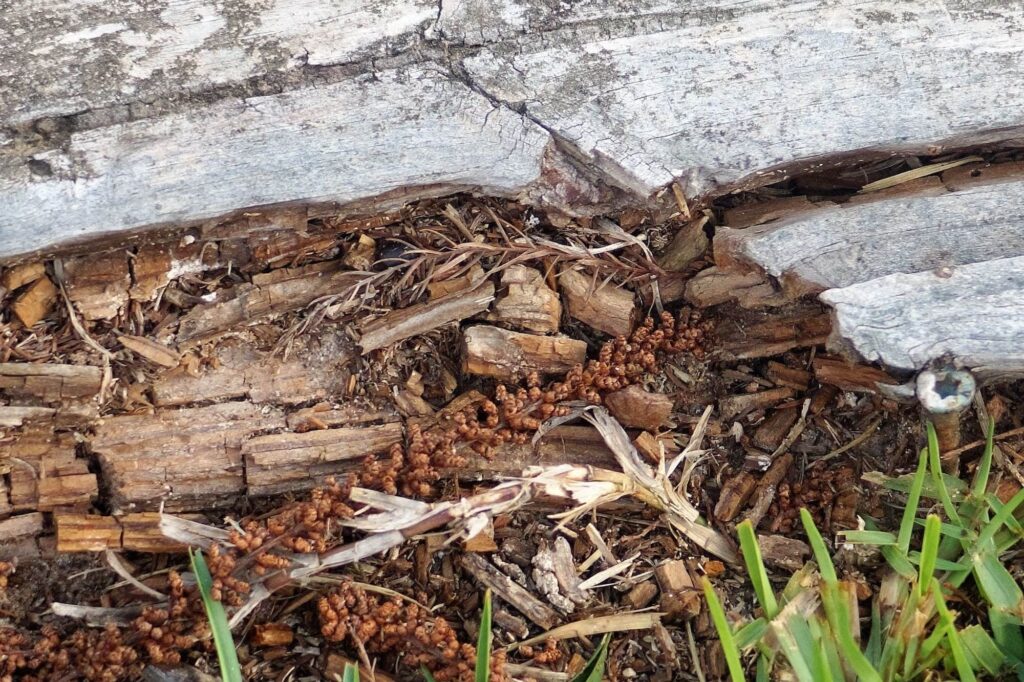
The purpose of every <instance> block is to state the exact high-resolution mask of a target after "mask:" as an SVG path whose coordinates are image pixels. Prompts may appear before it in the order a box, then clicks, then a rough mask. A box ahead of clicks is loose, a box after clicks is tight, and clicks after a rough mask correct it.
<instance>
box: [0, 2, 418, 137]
mask: <svg viewBox="0 0 1024 682" xmlns="http://www.w3.org/2000/svg"><path fill="white" fill-rule="evenodd" d="M0 8H2V12H3V16H2V18H0V112H3V118H4V121H3V123H5V124H14V123H22V122H25V121H32V120H34V119H38V118H41V117H46V116H66V115H69V114H78V113H81V112H83V111H86V110H91V109H101V108H105V107H115V106H118V105H122V106H126V107H127V106H134V107H135V108H136V109H137V110H144V109H145V108H146V106H147V105H148V103H151V102H152V101H153V100H159V99H161V98H181V97H183V96H184V97H187V96H188V95H189V94H191V93H195V92H198V91H202V90H205V89H209V88H211V87H217V86H226V85H227V86H230V85H238V84H241V83H243V82H244V81H245V80H246V79H250V78H253V77H257V76H268V75H273V76H275V78H272V79H269V81H270V82H269V83H268V85H269V86H270V87H281V86H282V85H286V84H287V79H286V77H285V76H284V74H286V73H287V72H289V71H296V70H298V69H299V68H300V67H302V66H305V65H311V66H318V65H327V64H344V63H347V62H354V61H359V60H363V59H368V58H371V57H378V56H382V55H384V54H386V53H387V52H389V51H393V50H396V49H401V48H406V47H408V46H409V45H410V44H411V43H412V42H414V41H415V39H416V38H417V37H418V32H421V31H422V30H424V29H425V28H427V27H428V26H429V25H430V24H431V23H432V22H433V20H434V19H436V17H437V4H436V2H434V1H433V0H387V1H384V2H380V1H378V2H364V1H363V0H270V1H269V2H250V1H248V0H242V1H233V2H216V1H214V0H147V1H143V0H121V1H119V2H109V0H11V1H9V2H8V1H5V2H3V3H0ZM275 83H276V85H275ZM125 114H127V112H125ZM111 115H112V116H114V115H116V114H115V112H111Z"/></svg>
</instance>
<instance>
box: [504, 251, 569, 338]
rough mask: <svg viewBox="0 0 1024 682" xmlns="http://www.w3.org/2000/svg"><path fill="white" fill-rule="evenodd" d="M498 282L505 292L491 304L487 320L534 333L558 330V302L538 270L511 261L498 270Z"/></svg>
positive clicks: (559, 305)
mask: <svg viewBox="0 0 1024 682" xmlns="http://www.w3.org/2000/svg"><path fill="white" fill-rule="evenodd" d="M501 286H502V288H503V289H504V290H505V293H504V294H503V295H502V296H501V297H500V298H499V299H498V301H497V303H495V304H494V310H493V312H492V313H491V315H490V316H489V318H488V319H489V320H490V321H492V322H498V323H500V324H505V325H508V326H510V327H513V328H515V329H522V330H525V331H528V332H534V333H537V334H553V333H554V332H557V331H558V325H559V323H560V322H561V319H562V302H561V300H559V298H558V293H557V292H555V291H553V290H552V289H551V288H549V287H548V285H547V284H546V283H545V282H544V276H543V275H542V274H541V273H540V272H539V271H537V270H535V269H534V268H528V267H526V266H525V265H512V266H510V267H508V268H507V269H505V271H504V272H502V274H501Z"/></svg>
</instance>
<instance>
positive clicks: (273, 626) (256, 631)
mask: <svg viewBox="0 0 1024 682" xmlns="http://www.w3.org/2000/svg"><path fill="white" fill-rule="evenodd" d="M293 641H295V632H294V631H292V628H291V626H290V625H287V624H286V623H262V624H259V625H256V626H255V627H254V628H253V630H252V634H251V635H249V644H251V645H252V646H259V647H270V646H291V644H292V642H293Z"/></svg>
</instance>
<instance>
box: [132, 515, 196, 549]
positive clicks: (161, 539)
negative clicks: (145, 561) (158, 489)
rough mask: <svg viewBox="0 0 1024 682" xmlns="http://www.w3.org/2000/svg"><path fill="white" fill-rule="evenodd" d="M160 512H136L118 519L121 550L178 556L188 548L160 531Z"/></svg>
mask: <svg viewBox="0 0 1024 682" xmlns="http://www.w3.org/2000/svg"><path fill="white" fill-rule="evenodd" d="M160 516H161V515H160V512H138V513H135V514H125V515H124V516H121V517H118V519H117V520H118V521H119V522H120V524H121V549H124V550H128V551H132V552H149V553H152V554H179V553H182V552H185V551H187V550H188V547H186V546H185V545H183V544H181V543H180V542H178V541H177V540H172V539H170V538H169V537H167V536H166V535H164V534H163V532H162V531H161V530H160Z"/></svg>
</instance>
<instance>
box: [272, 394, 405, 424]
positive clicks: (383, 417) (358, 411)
mask: <svg viewBox="0 0 1024 682" xmlns="http://www.w3.org/2000/svg"><path fill="white" fill-rule="evenodd" d="M397 421H399V415H398V413H396V412H395V411H394V409H393V408H391V407H390V406H387V407H378V406H376V405H371V404H366V403H360V402H355V401H349V402H346V403H344V404H342V405H338V406H336V407H331V406H330V405H328V404H326V403H321V404H319V405H314V406H313V407H304V408H302V409H301V410H297V411H295V412H292V413H290V414H289V415H288V428H289V429H291V430H292V431H313V430H316V429H332V428H335V427H338V426H353V425H356V424H372V423H373V422H397Z"/></svg>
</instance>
